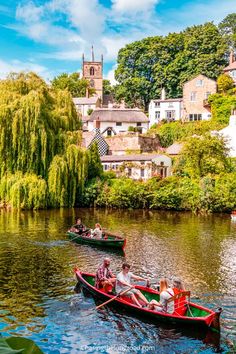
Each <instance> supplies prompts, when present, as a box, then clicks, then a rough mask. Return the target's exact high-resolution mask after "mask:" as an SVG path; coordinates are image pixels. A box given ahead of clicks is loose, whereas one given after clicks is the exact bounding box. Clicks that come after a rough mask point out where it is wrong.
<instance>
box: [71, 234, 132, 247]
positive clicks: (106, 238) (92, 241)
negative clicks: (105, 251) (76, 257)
mask: <svg viewBox="0 0 236 354" xmlns="http://www.w3.org/2000/svg"><path fill="white" fill-rule="evenodd" d="M67 235H68V236H69V238H70V240H71V241H74V242H76V243H81V244H88V245H93V246H100V247H110V248H116V249H117V248H119V249H121V248H122V249H124V247H125V244H126V239H125V238H123V237H120V236H116V235H112V234H111V233H108V232H105V233H103V235H102V238H96V237H91V236H90V235H89V232H84V233H82V234H81V235H80V234H78V233H76V232H72V231H70V230H69V231H68V232H67Z"/></svg>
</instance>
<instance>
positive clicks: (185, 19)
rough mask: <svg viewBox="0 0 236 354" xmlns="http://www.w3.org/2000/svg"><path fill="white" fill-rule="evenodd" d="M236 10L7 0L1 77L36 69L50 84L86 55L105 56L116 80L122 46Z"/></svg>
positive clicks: (165, 0)
mask: <svg viewBox="0 0 236 354" xmlns="http://www.w3.org/2000/svg"><path fill="white" fill-rule="evenodd" d="M233 12H236V0H181V1H177V0H176V1H174V0H24V1H15V0H1V1H0V77H1V78H4V77H5V76H6V75H7V74H8V73H9V72H12V71H14V72H18V71H22V70H23V71H35V72H36V73H38V74H39V75H40V76H42V77H43V78H44V79H45V80H47V81H49V80H51V79H52V78H53V77H55V76H57V75H59V74H61V73H64V72H67V73H72V72H75V71H81V57H82V54H83V53H84V54H85V59H90V58H91V45H93V46H94V52H95V59H96V60H99V59H100V57H101V54H103V56H104V77H105V78H108V79H110V80H111V82H114V70H115V68H116V59H117V54H118V51H119V49H120V48H122V47H124V46H125V45H126V44H128V43H130V42H133V41H135V40H140V39H142V38H145V37H147V36H155V35H166V34H168V33H169V32H179V31H181V30H183V29H184V28H186V27H187V26H192V25H197V24H201V23H204V22H207V21H214V23H215V24H217V23H219V22H220V21H221V20H222V19H223V18H224V17H225V16H227V14H229V13H233Z"/></svg>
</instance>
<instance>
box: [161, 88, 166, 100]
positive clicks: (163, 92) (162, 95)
mask: <svg viewBox="0 0 236 354" xmlns="http://www.w3.org/2000/svg"><path fill="white" fill-rule="evenodd" d="M165 99H166V90H165V88H164V87H163V89H162V90H161V100H162V101H165Z"/></svg>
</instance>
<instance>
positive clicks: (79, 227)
mask: <svg viewBox="0 0 236 354" xmlns="http://www.w3.org/2000/svg"><path fill="white" fill-rule="evenodd" d="M86 230H87V228H86V226H85V225H83V224H82V222H81V219H80V218H77V219H76V224H75V225H73V226H72V227H71V229H70V231H72V232H75V233H77V234H79V235H81V234H82V233H83V232H85V231H86Z"/></svg>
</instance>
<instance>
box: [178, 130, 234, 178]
mask: <svg viewBox="0 0 236 354" xmlns="http://www.w3.org/2000/svg"><path fill="white" fill-rule="evenodd" d="M228 152H229V149H228V147H227V146H226V143H225V140H224V138H223V137H220V136H212V135H210V134H205V135H202V136H195V137H190V138H189V139H188V140H187V141H186V143H185V145H184V148H183V150H182V153H181V154H180V157H179V159H178V161H177V163H176V165H175V169H174V170H175V173H176V174H180V175H185V176H189V177H193V178H199V177H200V178H202V177H204V176H207V175H208V174H213V175H214V174H219V173H221V172H227V171H228V172H230V171H231V169H232V166H231V160H230V159H229V157H228Z"/></svg>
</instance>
